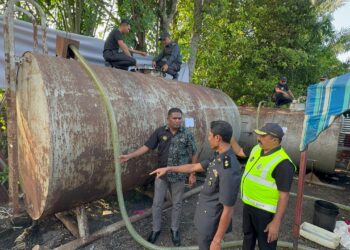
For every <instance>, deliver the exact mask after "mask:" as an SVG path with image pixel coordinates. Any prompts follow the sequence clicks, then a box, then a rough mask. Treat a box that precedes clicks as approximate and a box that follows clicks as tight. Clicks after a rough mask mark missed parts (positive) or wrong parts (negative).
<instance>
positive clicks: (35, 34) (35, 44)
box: [15, 6, 38, 51]
mask: <svg viewBox="0 0 350 250" xmlns="http://www.w3.org/2000/svg"><path fill="white" fill-rule="evenodd" d="M15 10H16V11H19V12H23V13H24V14H26V15H27V16H29V17H30V18H31V19H32V24H33V51H36V49H37V47H38V27H37V25H36V19H35V17H34V15H33V14H32V13H30V12H29V11H27V10H25V9H23V8H21V7H18V6H15Z"/></svg>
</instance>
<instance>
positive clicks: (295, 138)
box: [239, 107, 342, 173]
mask: <svg viewBox="0 0 350 250" xmlns="http://www.w3.org/2000/svg"><path fill="white" fill-rule="evenodd" d="M239 111H240V114H241V122H242V130H241V136H240V144H241V145H243V146H245V147H253V146H254V145H256V143H257V139H256V135H255V133H254V130H255V129H256V124H257V117H258V123H259V125H258V126H259V127H261V126H263V125H264V124H265V123H268V122H274V123H278V124H280V126H281V127H283V129H284V130H286V133H285V136H284V137H283V140H282V146H283V147H284V148H285V149H286V151H287V153H288V154H289V156H290V157H291V158H292V160H293V161H294V163H295V164H296V165H298V164H299V159H300V151H299V145H300V140H301V135H302V131H303V122H304V112H303V111H290V110H289V109H276V108H262V109H261V110H260V112H259V114H258V112H257V108H255V107H239ZM341 125H342V118H338V119H336V120H335V121H334V122H333V124H332V125H331V126H330V127H329V128H328V129H326V130H325V131H323V132H322V133H321V134H320V136H319V137H318V138H317V140H316V141H314V142H312V143H311V144H310V145H309V147H308V155H307V159H308V160H307V166H308V167H309V168H312V167H313V168H314V169H315V170H318V171H321V172H326V173H331V172H334V169H335V166H336V163H337V161H338V160H339V158H338V157H339V150H338V142H339V135H340V132H341Z"/></svg>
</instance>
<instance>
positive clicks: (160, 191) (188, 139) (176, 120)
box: [120, 108, 198, 246]
mask: <svg viewBox="0 0 350 250" xmlns="http://www.w3.org/2000/svg"><path fill="white" fill-rule="evenodd" d="M181 124H182V111H181V110H180V109H178V108H172V109H170V110H169V111H168V124H167V125H165V126H162V127H159V128H158V129H156V131H155V132H154V133H153V134H152V135H151V137H150V138H149V139H148V140H147V141H146V143H145V145H143V146H142V147H140V148H139V149H137V150H136V151H134V152H132V153H130V154H127V155H122V156H121V157H120V158H121V162H126V161H128V160H129V159H132V158H135V157H138V156H140V155H143V154H145V153H146V152H148V151H149V150H150V149H151V150H154V149H156V148H158V167H165V166H168V165H171V166H179V165H183V164H188V163H190V162H192V163H196V162H197V158H198V157H197V154H196V152H197V147H196V143H195V140H194V137H193V134H192V133H191V132H189V131H188V130H187V129H186V128H184V127H182V126H181ZM186 176H187V175H186V174H182V173H172V172H169V173H168V174H167V175H166V176H163V177H162V178H157V179H156V180H155V183H154V198H153V205H152V216H153V229H152V233H151V234H150V236H149V238H148V241H149V242H151V243H155V242H156V240H157V238H158V236H159V234H160V229H161V218H162V217H161V216H162V207H163V203H164V198H165V195H166V193H167V190H168V188H170V192H171V197H172V204H173V209H172V216H171V235H172V240H173V243H174V245H175V246H180V244H181V240H180V235H179V224H180V213H181V207H182V195H183V193H184V188H185V180H186ZM195 181H196V179H195V174H194V173H191V174H190V176H189V182H190V185H192V184H193V183H194V182H195Z"/></svg>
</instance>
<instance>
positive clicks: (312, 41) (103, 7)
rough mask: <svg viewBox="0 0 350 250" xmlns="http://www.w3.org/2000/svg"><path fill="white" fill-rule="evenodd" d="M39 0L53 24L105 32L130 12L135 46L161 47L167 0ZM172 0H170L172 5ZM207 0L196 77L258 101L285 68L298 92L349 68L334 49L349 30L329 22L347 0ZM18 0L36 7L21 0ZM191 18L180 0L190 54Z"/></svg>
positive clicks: (188, 5)
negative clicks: (163, 5) (338, 28)
mask: <svg viewBox="0 0 350 250" xmlns="http://www.w3.org/2000/svg"><path fill="white" fill-rule="evenodd" d="M3 1H4V0H0V3H1V2H3ZM162 1H164V0H162ZM38 2H39V4H41V5H42V6H43V7H44V10H45V12H46V14H47V16H48V22H49V25H50V26H51V27H54V28H57V29H61V30H65V31H70V32H76V33H80V34H83V35H90V36H94V35H95V36H96V33H97V34H98V36H100V37H102V36H103V35H104V34H107V33H108V32H109V31H110V30H111V29H112V28H113V27H114V26H116V25H118V24H119V21H120V19H122V18H128V19H129V20H130V21H131V27H132V32H130V34H129V36H128V37H127V38H126V42H127V44H128V45H129V46H132V47H134V48H136V49H139V50H146V51H148V52H149V53H155V52H156V51H157V49H158V48H159V43H158V41H157V37H158V35H159V32H160V28H161V27H160V26H161V24H160V23H161V19H162V16H161V13H160V12H161V11H160V8H161V7H160V3H161V1H154V0H114V1H105V0H86V1H83V0H76V1H73V0H62V1H61V0H38ZM171 2H172V1H169V0H166V3H167V6H168V7H169V6H170V5H171ZM162 3H164V2H162ZM208 3H209V4H205V6H203V8H204V12H203V13H204V15H203V18H204V19H203V26H202V27H203V28H202V33H201V36H200V37H201V40H200V43H199V45H198V53H197V62H196V68H195V71H194V78H193V82H194V83H196V84H201V85H205V86H208V87H213V88H218V89H221V90H223V91H224V92H225V93H227V94H228V95H229V96H231V97H232V99H233V100H234V101H235V102H237V104H248V105H256V104H257V103H258V102H259V101H261V100H270V97H271V93H272V90H273V87H274V85H275V84H276V83H277V81H278V79H279V78H280V76H282V75H283V76H287V78H288V82H289V84H290V87H291V90H292V91H293V92H294V95H295V96H300V95H305V94H306V89H307V86H308V85H309V84H312V83H316V82H318V80H319V77H320V76H321V75H327V76H328V77H334V76H337V75H340V74H342V73H345V72H346V71H349V63H347V64H344V63H341V62H340V61H339V60H338V59H337V58H336V55H337V54H338V53H341V52H345V51H348V50H349V47H350V45H349V44H350V42H349V41H350V30H344V31H341V32H340V33H336V32H335V31H334V29H333V27H332V24H331V21H332V15H331V14H332V13H333V12H334V11H335V10H336V9H337V8H339V7H340V6H342V4H344V1H342V0H312V1H309V0H300V1H295V0H285V1H280V0H212V1H208ZM19 4H20V5H21V7H22V8H26V9H28V10H30V11H32V12H35V10H33V9H32V8H30V6H27V5H24V4H23V2H20V3H19ZM0 11H1V8H0ZM18 17H19V18H22V19H25V18H26V17H24V16H21V15H20V16H18ZM193 25H194V1H193V0H178V4H177V11H176V14H175V16H174V19H173V20H172V21H171V23H170V32H171V34H172V37H173V38H174V40H176V41H177V42H178V43H179V45H180V48H181V51H182V54H183V59H184V61H187V60H188V58H189V57H190V54H191V52H192V51H194V50H193V45H191V44H190V42H191V37H192V33H193ZM101 28H102V30H104V31H101ZM97 30H98V32H96V31H97ZM191 46H192V47H191Z"/></svg>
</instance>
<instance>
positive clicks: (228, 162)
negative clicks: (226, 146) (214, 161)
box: [223, 155, 231, 169]
mask: <svg viewBox="0 0 350 250" xmlns="http://www.w3.org/2000/svg"><path fill="white" fill-rule="evenodd" d="M223 165H224V169H228V168H231V158H230V157H229V156H228V155H225V156H224V162H223Z"/></svg>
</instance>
